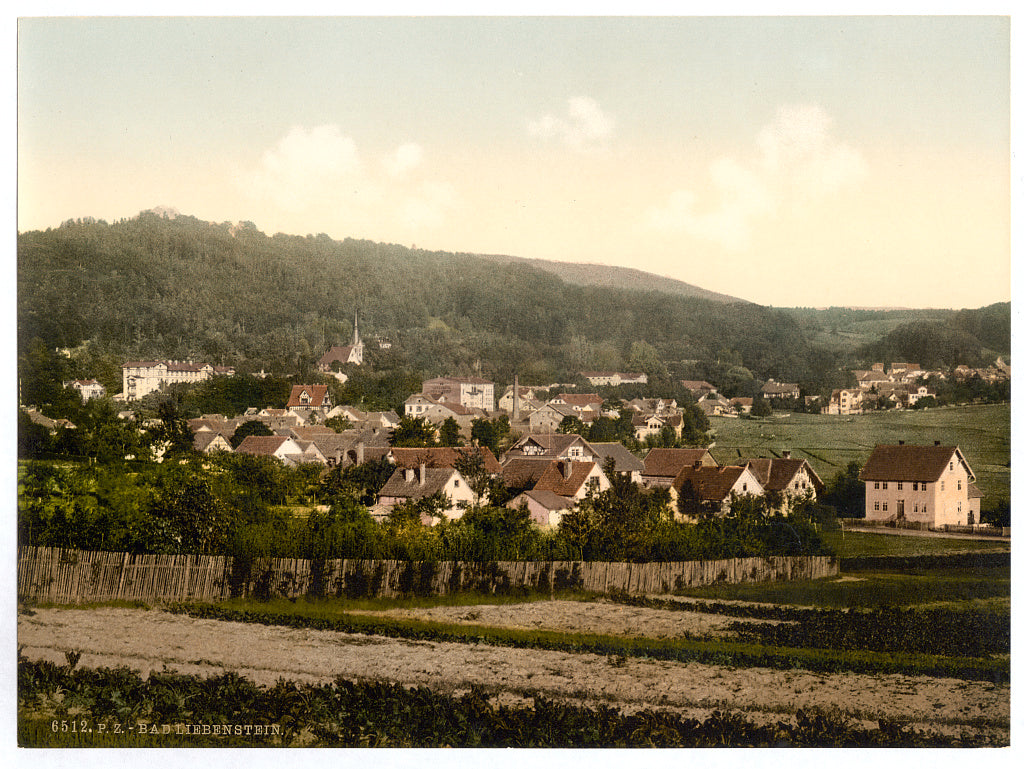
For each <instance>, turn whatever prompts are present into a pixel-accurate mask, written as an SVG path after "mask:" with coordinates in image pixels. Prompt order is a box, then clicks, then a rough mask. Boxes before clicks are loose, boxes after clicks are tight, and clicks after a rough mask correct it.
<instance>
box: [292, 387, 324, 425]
mask: <svg viewBox="0 0 1024 769" xmlns="http://www.w3.org/2000/svg"><path fill="white" fill-rule="evenodd" d="M286 408H287V409H288V410H289V411H292V412H293V413H295V414H298V415H299V416H301V417H302V418H303V419H305V420H307V421H308V420H309V419H310V417H312V416H314V415H315V416H316V417H319V418H320V419H326V418H327V414H328V413H329V412H330V410H331V409H332V408H334V405H333V404H332V403H331V393H330V391H329V390H328V389H327V385H293V386H292V391H291V394H290V395H289V396H288V403H287V405H286Z"/></svg>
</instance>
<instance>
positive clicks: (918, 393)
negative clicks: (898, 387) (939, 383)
mask: <svg viewBox="0 0 1024 769" xmlns="http://www.w3.org/2000/svg"><path fill="white" fill-rule="evenodd" d="M934 397H935V391H934V390H930V389H928V388H927V387H925V386H924V385H921V386H920V387H916V388H914V389H912V390H908V391H907V404H908V405H910V406H913V405H914V404H915V403H917V402H918V401H919V400H921V399H922V398H934Z"/></svg>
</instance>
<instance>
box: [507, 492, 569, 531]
mask: <svg viewBox="0 0 1024 769" xmlns="http://www.w3.org/2000/svg"><path fill="white" fill-rule="evenodd" d="M523 505H526V509H527V511H529V513H530V520H531V521H533V522H534V523H535V524H537V525H538V526H545V527H552V528H557V526H558V525H559V524H560V523H561V522H562V516H563V515H565V514H566V513H567V512H569V511H570V510H572V509H573V508H574V507H575V506H576V501H575V500H573V499H569V498H568V497H563V496H561V495H560V494H555V493H554V492H553V491H544V490H539V491H538V490H537V489H530V490H528V491H524V492H523V493H522V494H520V495H519V496H517V497H515V498H514V499H512V500H510V501H509V503H508V504H507V505H506V507H509V508H511V509H513V510H518V509H519V508H520V507H522V506H523Z"/></svg>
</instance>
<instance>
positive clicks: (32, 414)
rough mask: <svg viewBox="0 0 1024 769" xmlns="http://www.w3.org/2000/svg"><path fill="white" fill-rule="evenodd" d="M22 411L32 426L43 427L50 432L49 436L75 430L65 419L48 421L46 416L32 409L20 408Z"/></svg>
mask: <svg viewBox="0 0 1024 769" xmlns="http://www.w3.org/2000/svg"><path fill="white" fill-rule="evenodd" d="M22 411H24V412H25V414H27V415H28V418H29V419H30V420H31V421H32V423H33V424H37V425H40V426H41V427H45V428H46V429H47V430H49V431H50V434H51V435H54V434H55V433H56V432H57V431H58V430H61V429H64V430H76V429H77V428H76V427H75V425H74V424H73V423H71V422H69V421H68V420H67V419H50V418H49V417H48V416H45V415H43V414H42V413H41V412H39V411H36V410H35V409H34V408H22Z"/></svg>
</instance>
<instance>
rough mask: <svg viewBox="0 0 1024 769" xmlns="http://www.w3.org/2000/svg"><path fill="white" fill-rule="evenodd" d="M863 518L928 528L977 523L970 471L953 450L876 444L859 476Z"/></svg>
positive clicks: (952, 447) (938, 446) (972, 478)
mask: <svg viewBox="0 0 1024 769" xmlns="http://www.w3.org/2000/svg"><path fill="white" fill-rule="evenodd" d="M860 479H861V480H862V481H864V483H865V486H866V489H865V507H866V510H865V518H866V519H867V520H869V521H908V522H914V523H925V524H928V525H930V526H944V525H954V526H960V525H968V524H974V523H978V520H977V518H976V517H975V516H974V512H973V511H972V509H971V504H970V501H969V499H970V498H969V494H970V491H971V489H970V486H971V483H972V482H973V481H974V471H972V470H971V467H970V465H968V464H967V460H966V459H965V458H964V455H963V453H962V452H961V451H960V448H959V447H957V446H943V445H942V444H940V443H939V442H938V441H936V442H935V444H934V445H932V446H913V445H907V444H904V443H903V442H902V441H900V443H899V444H898V445H895V446H893V445H878V446H875V450H874V451H873V452H871V456H870V457H869V458H868V461H867V462H866V463H865V464H864V467H863V468H862V469H861V471H860Z"/></svg>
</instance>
